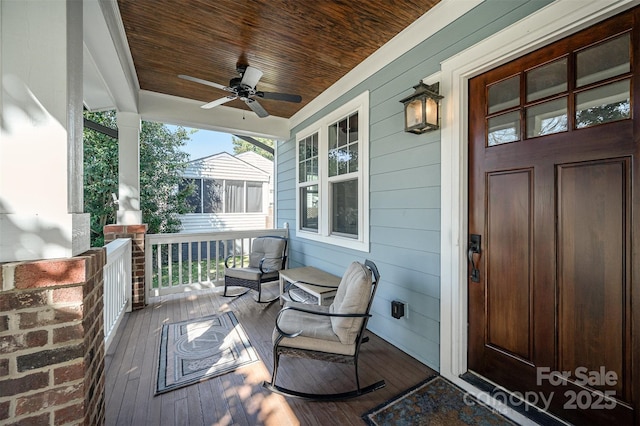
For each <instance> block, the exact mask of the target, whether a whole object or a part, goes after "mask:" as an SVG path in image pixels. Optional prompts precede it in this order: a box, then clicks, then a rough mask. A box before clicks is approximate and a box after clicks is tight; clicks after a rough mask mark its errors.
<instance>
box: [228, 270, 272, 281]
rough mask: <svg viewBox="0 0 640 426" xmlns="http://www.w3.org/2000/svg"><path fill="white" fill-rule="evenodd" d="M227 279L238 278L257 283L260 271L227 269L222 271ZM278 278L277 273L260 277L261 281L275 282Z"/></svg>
mask: <svg viewBox="0 0 640 426" xmlns="http://www.w3.org/2000/svg"><path fill="white" fill-rule="evenodd" d="M224 274H225V275H226V276H227V277H233V278H240V279H242V280H247V281H258V280H259V279H260V269H258V268H227V269H225V271H224ZM279 277H280V273H279V272H278V271H274V272H269V273H268V274H264V275H262V281H263V282H266V281H275V280H277V279H278V278H279Z"/></svg>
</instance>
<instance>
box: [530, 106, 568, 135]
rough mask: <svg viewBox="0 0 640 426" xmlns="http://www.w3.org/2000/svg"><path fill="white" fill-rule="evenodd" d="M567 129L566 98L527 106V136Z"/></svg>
mask: <svg viewBox="0 0 640 426" xmlns="http://www.w3.org/2000/svg"><path fill="white" fill-rule="evenodd" d="M566 130H567V98H562V99H556V100H555V101H549V102H544V103H542V104H540V105H536V106H533V107H530V108H527V137H528V138H533V137H535V136H544V135H550V134H552V133H558V132H564V131H566Z"/></svg>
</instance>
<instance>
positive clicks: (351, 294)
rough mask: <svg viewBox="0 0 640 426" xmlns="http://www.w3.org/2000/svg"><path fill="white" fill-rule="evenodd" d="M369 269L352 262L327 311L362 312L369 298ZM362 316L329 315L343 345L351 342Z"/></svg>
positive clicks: (334, 330)
mask: <svg viewBox="0 0 640 426" xmlns="http://www.w3.org/2000/svg"><path fill="white" fill-rule="evenodd" d="M372 285H373V282H372V278H371V271H370V270H369V269H368V268H367V267H366V266H364V265H363V264H362V263H359V262H353V263H351V265H349V267H348V268H347V270H346V272H345V273H344V275H343V276H342V280H341V281H340V285H339V286H338V290H337V291H336V297H335V299H334V300H333V303H332V304H331V305H330V306H329V312H331V313H336V314H364V313H366V312H367V305H368V304H369V299H370V298H371V286H372ZM362 321H363V318H340V317H331V326H332V328H333V332H334V333H335V334H336V335H337V336H338V338H339V339H340V342H341V343H342V344H344V345H350V344H353V343H354V342H355V340H356V337H357V336H358V331H360V327H361V326H362Z"/></svg>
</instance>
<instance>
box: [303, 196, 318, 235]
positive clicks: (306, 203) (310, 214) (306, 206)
mask: <svg viewBox="0 0 640 426" xmlns="http://www.w3.org/2000/svg"><path fill="white" fill-rule="evenodd" d="M300 216H301V217H300V224H301V228H302V229H306V230H315V231H317V230H318V185H310V186H305V187H302V188H300Z"/></svg>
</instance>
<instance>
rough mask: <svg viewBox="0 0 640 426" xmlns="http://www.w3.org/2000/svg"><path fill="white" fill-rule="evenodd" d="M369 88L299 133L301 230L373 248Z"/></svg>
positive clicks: (317, 237)
mask: <svg viewBox="0 0 640 426" xmlns="http://www.w3.org/2000/svg"><path fill="white" fill-rule="evenodd" d="M368 128H369V93H368V92H365V93H363V94H362V95H360V96H358V97H357V98H355V99H354V100H352V101H351V102H348V103H347V104H345V105H344V106H342V107H341V108H339V109H337V110H336V111H334V112H333V113H331V114H329V115H327V116H326V117H324V118H323V119H321V120H319V121H317V122H316V123H314V124H312V125H311V126H309V127H307V128H306V129H304V130H303V131H301V132H298V134H297V137H296V148H297V149H296V155H297V161H296V165H297V173H296V176H297V203H296V205H297V217H298V235H299V236H300V237H301V238H308V239H312V240H317V241H323V242H327V243H330V244H336V245H340V246H344V247H348V248H353V249H357V250H363V251H368V250H369V202H368V200H369V174H368V158H369V153H368V151H369V132H368Z"/></svg>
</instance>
